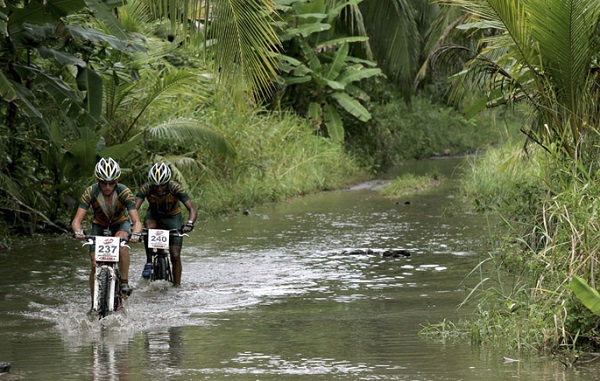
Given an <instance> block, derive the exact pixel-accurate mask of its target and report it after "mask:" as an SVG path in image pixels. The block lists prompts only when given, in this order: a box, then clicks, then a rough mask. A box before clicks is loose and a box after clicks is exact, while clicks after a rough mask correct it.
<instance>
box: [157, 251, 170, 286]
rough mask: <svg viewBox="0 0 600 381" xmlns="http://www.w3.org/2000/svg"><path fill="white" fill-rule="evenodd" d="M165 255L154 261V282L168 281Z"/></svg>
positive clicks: (159, 255) (158, 256)
mask: <svg viewBox="0 0 600 381" xmlns="http://www.w3.org/2000/svg"><path fill="white" fill-rule="evenodd" d="M166 262H167V261H166V258H165V254H164V253H162V254H158V255H157V256H156V258H155V260H154V280H166V279H167V263H166Z"/></svg>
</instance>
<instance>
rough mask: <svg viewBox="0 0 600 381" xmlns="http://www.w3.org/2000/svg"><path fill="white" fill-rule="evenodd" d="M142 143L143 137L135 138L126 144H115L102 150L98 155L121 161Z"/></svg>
mask: <svg viewBox="0 0 600 381" xmlns="http://www.w3.org/2000/svg"><path fill="white" fill-rule="evenodd" d="M141 141H142V135H138V136H134V137H133V138H132V139H131V140H129V141H126V142H125V143H121V144H115V145H113V146H110V147H106V148H104V149H103V150H101V151H100V152H99V153H98V154H99V155H100V156H102V157H112V158H113V159H115V160H117V159H121V158H124V157H125V156H127V155H128V154H129V153H131V152H132V151H133V150H134V149H135V148H136V147H137V146H139V145H140V142H141Z"/></svg>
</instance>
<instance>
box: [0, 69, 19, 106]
mask: <svg viewBox="0 0 600 381" xmlns="http://www.w3.org/2000/svg"><path fill="white" fill-rule="evenodd" d="M0 96H2V99H3V100H4V101H6V102H12V101H14V100H15V99H17V92H16V90H15V88H14V87H13V85H12V82H10V81H9V80H8V78H6V76H5V75H4V72H3V71H1V70H0Z"/></svg>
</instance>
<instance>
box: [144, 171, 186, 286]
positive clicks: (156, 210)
mask: <svg viewBox="0 0 600 381" xmlns="http://www.w3.org/2000/svg"><path fill="white" fill-rule="evenodd" d="M145 199H148V211H147V212H146V216H145V217H144V226H146V228H148V229H166V230H170V229H181V231H182V232H183V233H188V232H191V231H192V230H193V229H194V223H195V222H196V217H197V211H196V208H195V207H194V204H193V203H192V200H191V199H190V197H189V196H188V194H187V192H186V191H185V190H184V189H183V187H182V186H181V184H179V183H178V182H176V181H171V168H169V166H168V165H167V164H165V163H156V164H154V165H153V166H152V168H150V171H149V172H148V182H147V183H145V184H144V185H142V187H141V188H140V189H139V191H138V192H137V194H136V196H135V206H136V208H138V209H139V208H140V206H142V203H143V202H144V200H145ZM180 202H181V203H182V204H183V205H184V206H185V207H186V209H187V210H188V213H189V217H188V220H187V222H186V223H185V224H184V223H183V218H182V216H181V208H180V207H179V203H180ZM182 245H183V240H182V238H181V237H171V239H170V240H169V253H170V254H171V263H172V264H173V286H175V287H178V286H179V285H180V284H181V272H182V265H181V246H182ZM151 270H152V252H151V250H150V249H148V247H147V244H146V265H145V266H144V271H143V272H142V277H144V278H149V277H150V272H151Z"/></svg>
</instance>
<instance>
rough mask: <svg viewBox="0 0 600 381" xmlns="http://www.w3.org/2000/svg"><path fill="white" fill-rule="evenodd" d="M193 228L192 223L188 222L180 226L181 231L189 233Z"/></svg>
mask: <svg viewBox="0 0 600 381" xmlns="http://www.w3.org/2000/svg"><path fill="white" fill-rule="evenodd" d="M192 230H194V224H190V223H189V222H188V223H187V224H185V225H183V226H182V227H181V232H182V233H189V232H191V231H192Z"/></svg>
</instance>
